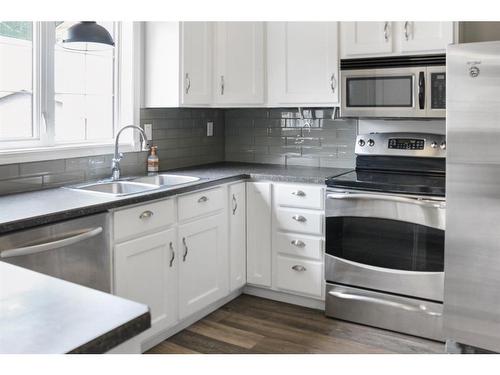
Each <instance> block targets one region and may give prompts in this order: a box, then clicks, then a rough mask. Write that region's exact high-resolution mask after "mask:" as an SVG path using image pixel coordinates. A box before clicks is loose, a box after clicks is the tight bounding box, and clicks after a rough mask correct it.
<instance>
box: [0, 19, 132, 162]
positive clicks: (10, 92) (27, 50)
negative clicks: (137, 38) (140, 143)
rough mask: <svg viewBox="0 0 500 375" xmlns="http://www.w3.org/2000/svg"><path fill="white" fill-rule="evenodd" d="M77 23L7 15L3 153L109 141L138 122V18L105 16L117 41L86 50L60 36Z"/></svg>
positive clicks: (0, 122)
mask: <svg viewBox="0 0 500 375" xmlns="http://www.w3.org/2000/svg"><path fill="white" fill-rule="evenodd" d="M73 24H74V22H34V23H33V22H0V56H1V58H0V155H1V154H5V153H8V152H14V150H15V152H19V151H23V150H25V151H26V150H27V149H52V150H54V149H57V148H58V147H60V148H65V149H67V148H71V147H80V148H81V147H82V146H90V145H92V146H96V145H100V146H102V145H109V144H111V143H112V142H113V137H114V135H115V133H116V130H117V129H118V128H120V127H121V126H122V124H123V125H128V124H130V123H132V122H133V119H134V115H133V113H132V114H131V113H130V112H131V111H132V112H133V110H134V109H133V108H132V109H130V108H124V109H122V110H121V109H120V103H124V104H123V107H125V103H127V107H128V105H129V104H130V98H131V97H133V92H132V91H133V83H132V84H131V80H132V78H130V77H133V73H134V70H133V62H130V61H124V59H125V58H127V59H133V58H134V54H133V53H131V49H132V43H133V38H132V33H133V26H131V25H128V24H125V23H124V24H123V25H122V24H121V23H118V22H99V24H100V25H102V26H104V27H105V28H106V29H107V30H108V31H109V32H110V34H111V35H112V36H113V38H114V40H115V43H116V47H115V48H114V49H109V50H105V51H88V52H85V51H73V50H67V49H64V48H62V46H61V45H60V44H59V43H58V41H60V39H61V38H62V37H63V36H64V35H65V31H66V30H67V28H68V27H70V26H71V25H73ZM124 69H125V70H127V71H124ZM122 77H123V80H124V82H121V80H122V79H121V78H122ZM125 110H127V113H124V111H125ZM124 135H125V134H124ZM126 136H127V135H125V137H124V138H123V140H124V141H126V142H127V143H129V144H131V143H132V141H133V137H131V136H130V135H129V138H128V139H127V138H126Z"/></svg>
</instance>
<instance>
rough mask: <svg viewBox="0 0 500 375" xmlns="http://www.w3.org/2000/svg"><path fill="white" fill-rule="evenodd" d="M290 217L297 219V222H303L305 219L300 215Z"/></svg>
mask: <svg viewBox="0 0 500 375" xmlns="http://www.w3.org/2000/svg"><path fill="white" fill-rule="evenodd" d="M292 219H293V220H295V221H298V222H299V223H305V222H306V221H307V219H306V218H305V217H304V216H302V215H293V216H292Z"/></svg>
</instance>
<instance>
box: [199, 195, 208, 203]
mask: <svg viewBox="0 0 500 375" xmlns="http://www.w3.org/2000/svg"><path fill="white" fill-rule="evenodd" d="M206 201H208V198H207V197H206V196H203V197H200V199H198V203H204V202H206Z"/></svg>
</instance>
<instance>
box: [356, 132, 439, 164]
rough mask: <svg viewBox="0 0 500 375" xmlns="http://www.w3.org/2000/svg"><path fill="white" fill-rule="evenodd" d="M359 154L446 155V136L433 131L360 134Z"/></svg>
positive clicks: (357, 149)
mask: <svg viewBox="0 0 500 375" xmlns="http://www.w3.org/2000/svg"><path fill="white" fill-rule="evenodd" d="M355 152H356V154H357V155H374V156H411V157H435V158H444V157H446V137H445V136H444V135H442V134H431V133H370V134H363V135H358V137H357V140H356V150H355Z"/></svg>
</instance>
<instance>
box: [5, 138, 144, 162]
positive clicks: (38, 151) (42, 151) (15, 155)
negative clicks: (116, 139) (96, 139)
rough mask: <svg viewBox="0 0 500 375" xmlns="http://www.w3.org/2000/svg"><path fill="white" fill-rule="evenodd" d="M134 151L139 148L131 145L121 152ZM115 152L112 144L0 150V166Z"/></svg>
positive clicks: (126, 145)
mask: <svg viewBox="0 0 500 375" xmlns="http://www.w3.org/2000/svg"><path fill="white" fill-rule="evenodd" d="M133 151H138V147H135V146H134V145H132V144H130V143H128V144H121V145H120V152H133ZM113 152H114V144H112V143H99V144H80V145H64V146H52V147H38V148H31V149H20V150H1V149H0V165H2V164H14V163H27V162H32V161H43V160H55V159H67V158H77V157H85V156H95V155H104V154H112V153H113Z"/></svg>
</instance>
